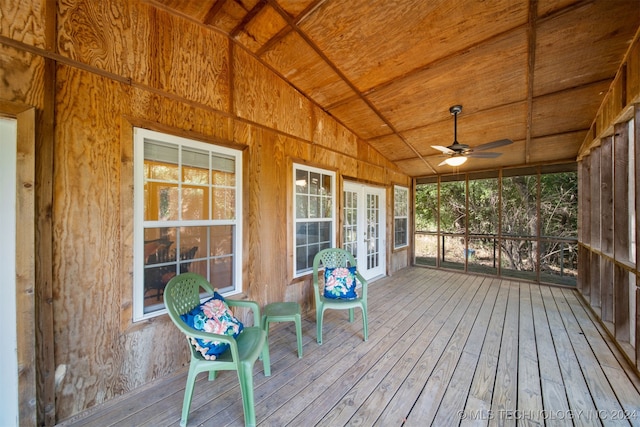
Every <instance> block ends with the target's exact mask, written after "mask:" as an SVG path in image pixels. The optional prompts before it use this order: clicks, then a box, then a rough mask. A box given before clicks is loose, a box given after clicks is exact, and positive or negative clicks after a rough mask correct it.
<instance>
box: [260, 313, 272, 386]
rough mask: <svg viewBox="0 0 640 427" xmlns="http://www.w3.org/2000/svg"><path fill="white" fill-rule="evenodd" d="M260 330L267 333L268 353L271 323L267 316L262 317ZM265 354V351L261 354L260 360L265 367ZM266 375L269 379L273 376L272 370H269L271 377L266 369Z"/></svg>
mask: <svg viewBox="0 0 640 427" xmlns="http://www.w3.org/2000/svg"><path fill="white" fill-rule="evenodd" d="M260 328H261V329H262V330H263V331H264V332H265V333H266V338H265V341H266V342H267V344H266V345H267V350H266V351H267V353H268V352H269V348H268V346H269V344H268V342H269V321H268V320H267V316H265V315H264V314H263V315H262V319H261V320H260ZM264 352H265V350H264V349H263V350H262V353H260V360H262V364H263V365H264V359H263V358H264ZM269 368H270V367H269ZM264 374H265V376H267V377H268V376H269V375H271V370H269V375H267V370H266V368H265V370H264Z"/></svg>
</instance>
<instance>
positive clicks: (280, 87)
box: [233, 49, 312, 141]
mask: <svg viewBox="0 0 640 427" xmlns="http://www.w3.org/2000/svg"><path fill="white" fill-rule="evenodd" d="M234 52H235V55H234V58H233V67H234V71H233V73H234V74H233V75H234V82H233V86H234V91H233V105H234V108H235V111H234V114H235V115H236V116H238V117H240V118H243V119H247V120H250V121H252V122H255V123H259V124H261V125H263V126H266V127H269V128H271V129H275V130H279V131H281V132H284V133H287V134H290V135H294V136H297V137H299V138H302V139H304V140H307V141H309V140H311V126H310V120H311V111H312V108H311V103H310V102H309V100H308V99H306V98H304V97H303V96H302V95H301V94H300V93H299V92H297V91H296V90H295V89H294V88H292V87H291V86H289V85H288V84H287V83H285V82H284V81H283V80H281V79H280V78H278V77H276V76H275V75H274V74H273V73H272V72H270V71H269V70H268V69H267V68H266V67H265V66H264V65H262V64H260V63H259V62H257V61H256V60H255V59H254V58H252V57H251V56H250V55H248V54H247V53H246V52H244V51H243V50H241V49H235V50H234Z"/></svg>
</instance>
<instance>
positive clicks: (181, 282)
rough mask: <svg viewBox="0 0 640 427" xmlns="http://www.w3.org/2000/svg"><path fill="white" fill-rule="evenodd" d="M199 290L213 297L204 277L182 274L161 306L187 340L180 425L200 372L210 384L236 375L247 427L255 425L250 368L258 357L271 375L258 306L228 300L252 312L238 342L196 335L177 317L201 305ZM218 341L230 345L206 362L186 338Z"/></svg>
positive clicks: (169, 286)
mask: <svg viewBox="0 0 640 427" xmlns="http://www.w3.org/2000/svg"><path fill="white" fill-rule="evenodd" d="M200 288H202V289H204V290H205V291H206V292H208V293H209V294H211V295H213V292H214V289H213V286H211V284H210V283H209V282H208V281H207V279H205V278H204V277H202V276H200V275H198V274H195V273H183V274H180V275H178V276H175V277H174V278H172V279H171V280H170V281H169V283H167V286H166V288H165V290H164V302H165V305H166V306H167V310H168V312H169V317H170V318H171V320H172V321H173V323H174V324H175V325H176V326H177V327H178V329H180V331H182V332H183V333H184V334H185V335H186V336H187V343H188V345H189V350H190V351H191V362H190V363H189V374H188V375H187V385H186V387H185V390H184V401H183V404H182V417H181V419H180V425H181V426H182V427H185V426H186V425H187V418H188V416H189V408H190V407H191V398H192V395H193V388H194V384H195V381H196V377H197V376H198V374H199V373H201V372H208V373H209V381H213V380H214V379H215V377H216V372H217V371H236V372H237V373H238V380H239V381H240V390H241V392H242V406H243V409H244V422H245V425H246V426H255V425H256V413H255V408H254V398H253V365H254V363H255V361H256V359H258V358H259V357H260V356H262V364H263V366H264V375H265V376H267V377H268V376H270V375H271V365H270V360H269V345H268V343H267V334H266V333H265V331H264V330H262V328H261V327H260V320H261V319H260V306H259V305H258V304H257V303H256V302H254V301H238V300H232V299H227V300H226V302H227V305H229V307H247V308H249V309H251V311H252V312H253V324H254V325H255V326H251V327H245V328H244V329H243V330H242V332H241V333H240V335H238V337H237V338H233V337H231V336H227V335H218V334H212V333H207V332H203V331H198V330H196V329H193V328H191V327H190V326H189V325H187V324H186V323H185V322H184V321H183V320H182V319H181V318H180V315H182V314H185V313H188V312H190V311H191V310H192V309H193V308H195V307H196V306H198V305H199V304H200ZM190 337H193V338H200V339H205V340H215V341H221V342H225V343H228V344H229V349H227V351H225V352H224V353H223V354H222V355H220V357H218V358H217V359H216V360H206V359H205V358H204V357H202V355H201V354H200V353H199V352H198V351H197V350H196V349H195V348H194V347H193V346H192V345H191V342H190V341H189V338H190Z"/></svg>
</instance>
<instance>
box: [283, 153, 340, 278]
mask: <svg viewBox="0 0 640 427" xmlns="http://www.w3.org/2000/svg"><path fill="white" fill-rule="evenodd" d="M293 179H294V183H293V188H294V195H293V196H294V213H293V217H294V225H293V227H294V230H293V235H294V248H295V262H294V267H293V269H294V271H293V274H294V276H295V277H298V276H302V275H303V274H306V273H308V272H310V271H312V270H313V258H314V257H315V256H316V254H317V253H318V252H320V251H321V250H322V249H325V248H330V247H333V246H334V242H335V241H336V239H335V234H336V232H335V229H336V227H335V218H336V213H335V209H336V207H335V206H336V203H335V194H336V191H335V181H336V178H335V173H334V172H331V171H326V170H323V169H317V168H313V167H309V166H303V165H299V164H294V165H293Z"/></svg>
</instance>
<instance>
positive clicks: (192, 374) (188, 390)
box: [180, 361, 198, 427]
mask: <svg viewBox="0 0 640 427" xmlns="http://www.w3.org/2000/svg"><path fill="white" fill-rule="evenodd" d="M197 376H198V372H197V370H196V365H195V364H194V363H193V361H192V363H191V364H190V365H189V373H188V374H187V384H186V385H185V388H184V400H183V402H182V416H181V417H180V426H181V427H186V425H187V419H188V418H189V409H190V408H191V398H192V397H193V387H194V386H195V383H196V377H197Z"/></svg>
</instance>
